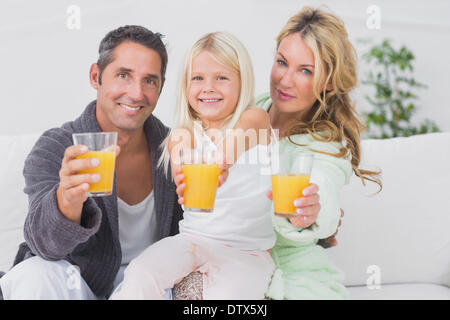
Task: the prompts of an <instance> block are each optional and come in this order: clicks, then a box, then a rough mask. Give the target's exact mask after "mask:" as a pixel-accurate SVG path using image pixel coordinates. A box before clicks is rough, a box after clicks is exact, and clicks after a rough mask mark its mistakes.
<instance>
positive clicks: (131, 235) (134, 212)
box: [114, 190, 157, 285]
mask: <svg viewBox="0 0 450 320" xmlns="http://www.w3.org/2000/svg"><path fill="white" fill-rule="evenodd" d="M117 206H118V211H119V239H120V246H121V248H122V263H121V267H120V270H119V272H118V274H117V276H116V280H115V281H114V282H115V285H116V284H117V283H119V282H121V281H122V279H123V271H124V269H125V268H126V267H127V265H128V264H129V263H130V261H131V260H133V259H134V258H136V257H137V256H138V255H139V254H141V253H142V252H143V251H144V250H145V249H146V248H147V247H148V246H150V245H151V244H153V243H155V242H156V241H157V232H156V215H155V213H154V212H155V197H154V195H153V190H152V191H151V192H150V193H149V195H148V196H147V197H146V198H145V199H144V200H143V201H142V202H140V203H138V204H135V205H132V206H131V205H129V204H127V203H126V202H125V201H123V200H122V199H120V198H119V197H117Z"/></svg>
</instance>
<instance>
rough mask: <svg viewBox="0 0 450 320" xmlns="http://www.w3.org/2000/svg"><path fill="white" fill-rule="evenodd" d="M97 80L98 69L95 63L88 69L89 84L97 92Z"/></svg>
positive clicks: (98, 75)
mask: <svg viewBox="0 0 450 320" xmlns="http://www.w3.org/2000/svg"><path fill="white" fill-rule="evenodd" d="M99 79H100V69H99V68H98V65H97V64H96V63H93V64H92V65H91V68H90V69H89V81H90V82H91V86H92V87H93V88H94V89H95V90H98V87H99V86H100V83H99Z"/></svg>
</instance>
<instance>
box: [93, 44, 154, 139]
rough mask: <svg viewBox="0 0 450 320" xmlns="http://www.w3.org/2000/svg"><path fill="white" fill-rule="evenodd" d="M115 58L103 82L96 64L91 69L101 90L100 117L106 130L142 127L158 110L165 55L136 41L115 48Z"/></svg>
mask: <svg viewBox="0 0 450 320" xmlns="http://www.w3.org/2000/svg"><path fill="white" fill-rule="evenodd" d="M113 56H114V59H113V61H112V62H111V63H110V64H108V65H107V66H106V67H105V69H104V70H103V73H102V76H101V85H100V84H99V81H98V80H99V79H98V77H99V69H98V66H97V65H96V64H94V65H92V67H91V71H90V77H91V84H92V86H93V87H94V88H95V89H96V90H97V120H98V122H99V124H100V127H101V128H102V130H103V131H134V130H138V129H141V128H142V127H143V125H144V122H145V120H146V119H147V118H148V117H149V116H150V114H151V113H152V112H153V110H154V109H155V106H156V103H157V101H158V98H159V93H160V89H161V58H160V57H159V55H158V53H157V52H156V51H154V50H152V49H149V48H147V47H145V46H143V45H140V44H137V43H134V42H124V43H121V44H120V45H118V46H117V47H116V48H115V49H114V53H113Z"/></svg>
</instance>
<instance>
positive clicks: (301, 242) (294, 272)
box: [257, 7, 381, 299]
mask: <svg viewBox="0 0 450 320" xmlns="http://www.w3.org/2000/svg"><path fill="white" fill-rule="evenodd" d="M356 84H357V74H356V54H355V50H354V48H353V46H352V44H351V43H350V41H349V39H348V35H347V32H346V30H345V26H344V23H343V22H342V20H340V19H339V18H338V17H336V16H335V15H334V14H332V13H329V12H327V11H325V10H322V9H312V8H310V7H305V8H304V9H303V10H301V11H300V12H299V13H298V14H296V15H294V16H293V17H291V19H289V21H288V22H287V24H286V25H285V27H284V28H283V29H282V30H281V32H280V34H279V35H278V38H277V52H276V57H275V61H274V64H273V66H272V71H271V75H270V95H269V94H265V95H262V96H260V97H259V98H257V105H258V106H259V107H261V108H263V109H265V110H267V111H268V113H269V115H270V119H271V124H272V127H273V128H274V129H278V130H279V132H280V138H281V140H280V142H279V150H280V152H283V153H287V154H290V155H292V156H293V157H294V156H295V155H296V154H299V153H311V154H313V155H314V164H313V169H312V172H311V177H310V179H311V181H312V182H315V183H316V184H317V185H318V186H319V192H318V193H319V195H320V204H321V210H320V212H319V215H318V217H317V220H316V221H315V222H314V223H312V224H311V225H310V226H309V227H307V228H298V227H295V226H294V225H292V224H291V223H289V221H288V220H287V219H286V218H281V217H276V216H274V218H273V222H274V227H275V231H276V234H277V240H276V244H275V246H274V248H273V250H272V257H273V259H274V262H275V264H276V271H275V273H274V276H273V279H272V281H271V284H270V288H269V290H268V292H267V296H268V297H269V298H272V299H345V298H347V297H348V293H347V290H346V289H345V287H344V285H343V284H342V282H343V279H344V275H343V273H342V271H341V270H339V269H338V268H337V267H336V266H335V265H334V264H333V263H332V262H331V260H330V259H329V257H328V256H327V254H326V252H325V250H324V249H323V248H322V247H321V246H319V245H317V241H318V239H321V238H326V237H328V236H329V235H331V234H333V233H334V232H335V231H336V228H337V226H338V222H339V216H340V213H339V211H340V210H339V207H340V205H339V197H340V191H341V189H342V187H343V186H344V185H345V184H347V183H348V182H349V179H350V176H351V174H352V171H353V172H355V174H356V175H357V176H358V177H360V178H361V180H362V182H363V183H364V180H369V181H374V182H376V183H378V184H379V185H380V187H381V182H380V181H379V179H378V177H377V175H378V173H376V172H371V171H365V170H361V169H358V165H359V162H360V153H361V150H360V132H361V130H362V128H363V125H362V124H361V122H360V121H359V119H358V117H357V114H356V111H355V107H354V105H353V103H352V102H351V100H350V97H349V92H350V91H351V90H352V89H353V88H354V87H355V86H356Z"/></svg>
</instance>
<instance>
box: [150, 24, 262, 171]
mask: <svg viewBox="0 0 450 320" xmlns="http://www.w3.org/2000/svg"><path fill="white" fill-rule="evenodd" d="M203 51H207V52H208V53H209V54H210V56H211V57H212V58H213V59H215V60H216V61H217V62H218V63H221V64H223V65H225V66H227V67H229V68H231V69H232V70H233V71H235V72H236V73H237V74H238V75H239V78H240V83H241V87H240V92H239V99H238V102H237V105H236V109H235V110H234V112H233V113H232V114H231V115H230V116H229V117H228V118H227V119H225V120H224V123H223V125H222V131H225V130H226V129H231V128H233V127H234V126H235V125H236V124H237V122H238V121H239V118H240V116H241V115H242V113H243V112H244V110H245V109H247V107H249V106H252V105H254V104H255V101H254V94H255V92H254V91H255V89H254V87H255V80H254V73H253V66H252V62H251V60H250V56H249V54H248V52H247V49H246V48H245V47H244V45H243V44H242V43H241V42H240V41H239V40H238V39H237V38H236V37H235V36H233V35H232V34H230V33H227V32H213V33H208V34H206V35H204V36H203V37H201V38H200V39H199V40H197V41H196V42H195V43H194V45H193V46H192V47H191V48H190V50H189V51H188V52H187V54H186V56H185V59H184V64H183V68H182V71H181V74H180V76H179V83H178V97H177V107H176V113H175V125H174V128H173V129H172V131H173V130H176V129H181V128H183V129H188V130H191V132H193V131H194V123H195V122H196V121H198V120H199V118H198V115H197V113H196V112H195V111H194V109H193V108H192V107H191V106H190V104H189V100H188V91H189V86H190V81H191V73H192V61H193V59H194V58H195V57H196V56H198V55H199V54H200V53H201V52H203ZM169 136H170V134H169ZM167 144H168V138H166V139H165V140H164V141H163V143H162V144H161V147H162V148H163V152H162V155H161V157H160V159H159V162H158V165H163V166H164V169H165V171H166V173H167V171H168V167H169V163H170V161H169V160H170V156H169V152H168V149H167Z"/></svg>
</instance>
